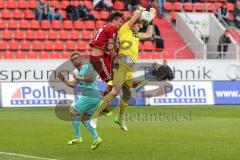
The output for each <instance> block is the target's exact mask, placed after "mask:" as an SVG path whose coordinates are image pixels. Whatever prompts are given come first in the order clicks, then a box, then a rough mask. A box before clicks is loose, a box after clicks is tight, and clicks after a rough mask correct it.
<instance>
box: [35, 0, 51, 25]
mask: <svg viewBox="0 0 240 160" xmlns="http://www.w3.org/2000/svg"><path fill="white" fill-rule="evenodd" d="M35 16H36V17H37V18H38V21H39V22H41V21H42V20H43V19H46V18H47V17H48V16H49V15H48V5H47V3H46V2H45V0H39V2H38V4H37V8H36V9H35Z"/></svg>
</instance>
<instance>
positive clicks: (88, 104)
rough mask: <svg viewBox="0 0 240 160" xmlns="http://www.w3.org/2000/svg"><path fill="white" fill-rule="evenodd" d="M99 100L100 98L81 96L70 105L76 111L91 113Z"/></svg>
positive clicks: (95, 108)
mask: <svg viewBox="0 0 240 160" xmlns="http://www.w3.org/2000/svg"><path fill="white" fill-rule="evenodd" d="M100 102H101V100H100V99H97V98H89V97H86V96H82V97H81V98H79V99H78V100H77V102H76V103H75V104H72V105H71V107H72V109H74V110H76V111H77V112H78V113H82V114H89V115H93V114H94V113H95V111H96V110H97V107H98V105H99V103H100Z"/></svg>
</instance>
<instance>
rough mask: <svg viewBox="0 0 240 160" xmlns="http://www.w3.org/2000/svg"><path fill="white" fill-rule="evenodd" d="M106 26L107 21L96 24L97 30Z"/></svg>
mask: <svg viewBox="0 0 240 160" xmlns="http://www.w3.org/2000/svg"><path fill="white" fill-rule="evenodd" d="M104 24H106V22H105V21H101V20H99V21H97V22H96V28H97V29H98V28H100V27H102V26H103V25H104Z"/></svg>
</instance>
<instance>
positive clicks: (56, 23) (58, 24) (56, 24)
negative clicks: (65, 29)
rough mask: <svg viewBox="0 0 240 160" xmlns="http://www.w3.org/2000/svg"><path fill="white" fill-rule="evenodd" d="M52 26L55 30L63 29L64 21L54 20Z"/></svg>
mask: <svg viewBox="0 0 240 160" xmlns="http://www.w3.org/2000/svg"><path fill="white" fill-rule="evenodd" d="M52 28H53V29H55V30H59V29H62V22H61V21H53V22H52Z"/></svg>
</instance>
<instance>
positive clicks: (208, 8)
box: [206, 3, 214, 12]
mask: <svg viewBox="0 0 240 160" xmlns="http://www.w3.org/2000/svg"><path fill="white" fill-rule="evenodd" d="M206 10H207V11H208V12H213V11H214V5H213V3H206Z"/></svg>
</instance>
